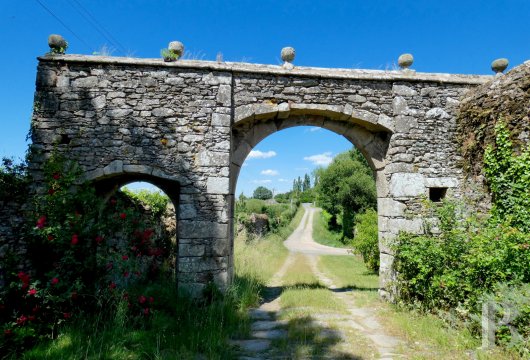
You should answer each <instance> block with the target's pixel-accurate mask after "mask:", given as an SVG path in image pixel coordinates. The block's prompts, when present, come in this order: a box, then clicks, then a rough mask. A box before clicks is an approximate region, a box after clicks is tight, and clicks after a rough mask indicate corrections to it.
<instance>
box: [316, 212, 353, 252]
mask: <svg viewBox="0 0 530 360" xmlns="http://www.w3.org/2000/svg"><path fill="white" fill-rule="evenodd" d="M328 221H329V214H327V213H326V212H325V211H324V210H322V209H318V210H317V211H315V215H314V217H313V240H315V241H316V242H317V243H319V244H322V245H327V246H333V247H338V248H346V247H349V246H348V245H346V244H344V243H343V242H342V241H341V238H342V233H339V232H335V231H331V230H329V228H328Z"/></svg>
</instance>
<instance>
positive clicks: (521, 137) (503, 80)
mask: <svg viewBox="0 0 530 360" xmlns="http://www.w3.org/2000/svg"><path fill="white" fill-rule="evenodd" d="M499 121H503V122H505V123H506V124H507V125H508V128H509V129H510V131H511V134H512V139H511V140H512V142H513V143H514V145H515V146H516V149H517V150H521V149H523V148H524V147H525V146H526V145H527V144H528V143H530V60H529V61H526V62H525V63H524V64H522V65H519V66H517V67H514V68H513V69H511V70H510V71H509V72H507V73H506V74H498V75H497V76H495V78H494V79H493V80H492V81H491V82H488V83H487V84H484V85H481V86H478V87H476V88H474V89H473V90H472V91H470V92H469V93H468V94H467V95H466V96H465V98H464V99H463V100H462V103H461V105H460V109H459V112H458V138H459V143H460V144H461V147H462V152H463V156H464V159H463V166H464V169H465V170H467V172H468V173H469V174H470V175H472V176H477V177H480V176H481V175H482V163H483V158H482V156H483V154H484V150H485V149H486V147H487V146H488V145H492V144H493V140H494V138H495V135H494V127H495V124H497V122H499Z"/></svg>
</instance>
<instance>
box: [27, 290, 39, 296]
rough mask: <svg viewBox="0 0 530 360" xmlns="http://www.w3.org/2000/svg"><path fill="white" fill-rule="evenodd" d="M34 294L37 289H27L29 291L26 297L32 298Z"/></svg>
mask: <svg viewBox="0 0 530 360" xmlns="http://www.w3.org/2000/svg"><path fill="white" fill-rule="evenodd" d="M36 293H37V289H35V288H33V289H29V291H28V295H32V296H34V295H35V294H36Z"/></svg>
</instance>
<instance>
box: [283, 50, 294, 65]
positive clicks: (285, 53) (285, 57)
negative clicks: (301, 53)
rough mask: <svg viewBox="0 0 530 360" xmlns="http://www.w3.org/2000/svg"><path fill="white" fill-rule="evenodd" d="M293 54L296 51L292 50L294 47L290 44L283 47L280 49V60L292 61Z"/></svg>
mask: <svg viewBox="0 0 530 360" xmlns="http://www.w3.org/2000/svg"><path fill="white" fill-rule="evenodd" d="M295 55H296V52H295V51H294V48H292V47H290V46H288V47H284V48H283V49H282V60H283V61H285V62H288V63H290V62H293V60H294V57H295Z"/></svg>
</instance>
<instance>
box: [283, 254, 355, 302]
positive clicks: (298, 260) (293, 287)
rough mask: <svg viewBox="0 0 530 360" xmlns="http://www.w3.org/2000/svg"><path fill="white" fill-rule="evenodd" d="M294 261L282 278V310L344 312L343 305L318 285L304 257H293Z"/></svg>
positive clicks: (299, 255) (298, 255)
mask: <svg viewBox="0 0 530 360" xmlns="http://www.w3.org/2000/svg"><path fill="white" fill-rule="evenodd" d="M294 256H295V260H294V262H293V263H292V264H291V266H290V267H289V268H288V269H287V273H286V274H285V276H284V277H283V281H282V284H283V287H284V290H283V292H282V294H281V297H280V304H281V307H282V309H293V308H294V309H297V308H301V309H303V310H304V311H305V310H307V308H315V309H319V310H331V311H345V310H346V309H345V307H344V305H343V304H342V303H341V302H340V301H338V300H337V299H335V297H334V296H333V294H332V293H331V292H330V291H329V290H328V289H327V288H326V287H324V286H323V285H322V284H320V283H319V281H318V279H317V278H316V277H315V275H314V274H313V272H312V271H311V267H310V266H309V264H308V263H307V260H306V257H305V255H301V254H297V255H294Z"/></svg>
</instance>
